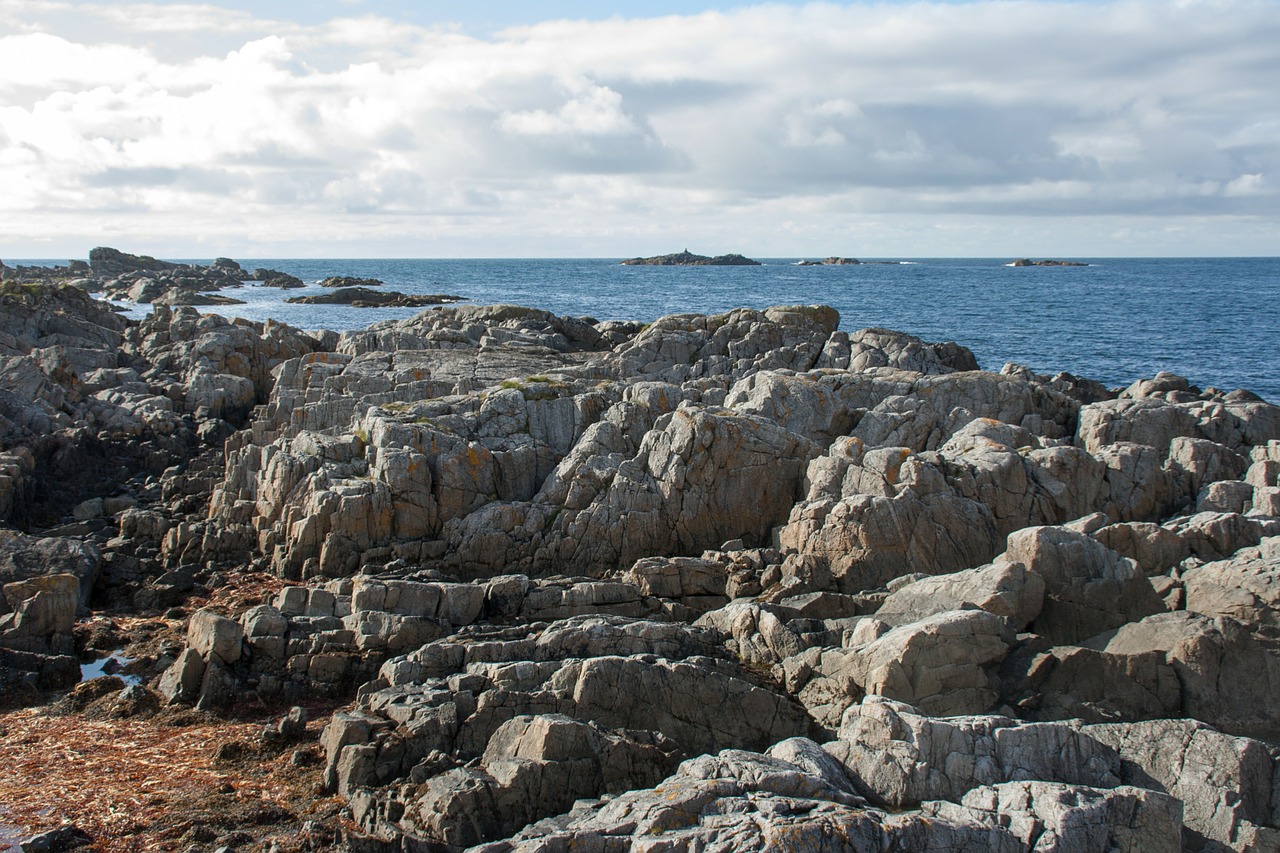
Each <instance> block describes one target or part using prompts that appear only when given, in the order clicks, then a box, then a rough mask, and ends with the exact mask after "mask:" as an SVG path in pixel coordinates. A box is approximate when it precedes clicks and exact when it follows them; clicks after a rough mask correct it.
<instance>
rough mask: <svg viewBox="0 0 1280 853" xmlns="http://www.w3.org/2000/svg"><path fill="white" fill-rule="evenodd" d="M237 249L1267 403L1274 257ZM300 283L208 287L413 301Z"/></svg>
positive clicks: (356, 272)
mask: <svg viewBox="0 0 1280 853" xmlns="http://www.w3.org/2000/svg"><path fill="white" fill-rule="evenodd" d="M237 260H239V261H240V263H241V264H242V266H244V267H245V269H253V268H254V267H258V266H264V267H270V268H272V269H278V270H282V271H284V272H288V273H292V274H293V275H296V276H298V277H299V278H301V279H303V280H304V281H307V282H316V281H318V280H320V279H321V278H324V277H326V276H330V275H352V276H361V277H373V278H379V279H382V280H383V281H384V282H386V287H387V289H394V290H401V291H404V292H407V293H420V294H421V293H451V294H456V295H458V296H463V297H466V298H467V299H468V300H469V301H471V302H473V303H476V304H489V303H499V302H501V303H510V304H517V305H530V306H534V307H538V308H546V309H548V310H550V311H553V312H555V313H557V314H568V315H575V316H591V317H594V318H596V319H599V320H608V319H618V320H621V319H626V320H639V321H645V322H647V321H651V320H654V319H656V318H657V317H660V316H662V315H664V314H671V313H679V312H698V313H714V312H720V311H726V310H729V309H731V308H735V307H739V306H747V307H752V308H764V307H767V306H770V305H784V304H797V303H825V304H828V305H831V306H834V307H835V308H836V309H837V310H839V312H840V316H841V327H842V328H844V329H846V330H849V331H854V330H857V329H860V328H865V327H868V326H882V327H887V328H891V329H897V330H901V331H905V332H910V333H912V334H915V335H919V336H920V337H922V338H925V339H926V340H931V341H939V340H954V341H957V342H959V343H961V344H963V345H965V346H967V347H969V348H970V349H972V350H973V352H974V354H975V355H976V356H977V358H978V363H979V364H980V365H981V366H982V367H983V368H985V369H989V370H999V369H1000V367H1001V365H1003V364H1004V363H1006V362H1009V361H1014V362H1019V363H1021V364H1025V365H1027V366H1029V367H1030V368H1032V369H1033V370H1035V371H1037V372H1039V373H1056V372H1058V371H1063V370H1065V371H1068V372H1071V373H1074V374H1076V375H1078V376H1087V377H1089V378H1092V379H1097V380H1100V381H1102V382H1105V383H1107V384H1108V385H1112V386H1117V385H1127V384H1129V383H1130V382H1132V381H1133V380H1134V379H1137V378H1141V377H1147V376H1152V375H1154V374H1155V373H1156V372H1157V371H1160V370H1170V371H1173V372H1175V373H1179V374H1182V375H1184V376H1186V377H1187V378H1188V379H1190V380H1191V381H1192V382H1193V383H1195V384H1198V385H1200V386H1202V387H1203V386H1209V385H1212V386H1214V387H1217V388H1222V389H1226V390H1230V389H1234V388H1247V389H1249V390H1251V391H1253V392H1255V393H1257V394H1260V395H1262V396H1263V397H1265V398H1267V399H1269V400H1272V401H1275V402H1280V258H1177V259H1170V258H1159V259H1134V258H1123V259H1108V258H1097V259H1088V258H1084V259H1073V260H1084V261H1088V263H1089V266H1085V267H1009V266H1006V264H1007V263H1008V259H1007V258H1002V259H974V258H964V259H943V258H929V259H920V260H917V261H909V262H898V263H892V264H869V263H864V264H862V265H858V266H804V267H801V266H796V265H795V261H796V259H795V258H778V259H769V260H767V261H766V263H765V265H764V266H758V267H643V266H636V267H631V266H621V265H620V264H619V263H618V260H617V259H568V260H566V259H525V260H521V259H501V260H402V259H394V260H355V259H352V260H341V259H333V260H281V259H271V260H265V259H264V260H253V259H249V260H246V259H241V258H237ZM200 262H202V263H208V262H209V261H208V259H204V260H202V261H200ZM23 263H26V262H23ZM313 290H314V292H321V289H320V288H319V287H314V286H313V287H309V288H308V289H307V290H291V291H280V290H277V289H274V288H265V287H259V286H252V285H249V286H245V287H243V288H240V289H234V290H228V291H224V294H225V295H227V296H233V297H235V298H238V299H242V300H245V302H246V303H247V304H245V305H237V306H230V307H227V308H220V309H216V310H219V311H221V312H222V313H225V314H227V315H231V316H242V317H246V318H248V319H254V320H263V319H266V318H268V317H271V318H274V319H277V320H280V321H283V322H286V323H290V324H292V325H296V326H300V327H303V328H329V329H338V330H345V329H353V328H360V327H363V326H366V325H368V324H370V323H373V322H375V321H378V320H384V319H389V318H401V317H408V316H412V315H413V314H415V313H417V311H416V309H370V308H364V309H360V308H349V307H341V306H308V305H287V304H285V303H284V301H283V300H284V298H285V297H289V296H297V295H302V294H305V293H307V292H310V291H313ZM142 310H143V311H145V309H142ZM134 315H135V316H138V309H134Z"/></svg>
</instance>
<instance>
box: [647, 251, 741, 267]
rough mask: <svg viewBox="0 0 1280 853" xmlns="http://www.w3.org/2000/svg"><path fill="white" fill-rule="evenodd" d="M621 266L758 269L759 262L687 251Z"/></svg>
mask: <svg viewBox="0 0 1280 853" xmlns="http://www.w3.org/2000/svg"><path fill="white" fill-rule="evenodd" d="M622 265H623V266H626V267H635V266H645V267H758V266H760V262H759V261H753V260H751V259H750V258H745V257H743V256H742V255H733V254H730V255H716V256H715V257H708V256H707V255H695V254H694V253H693V252H690V251H689V250H688V249H685V250H684V251H683V252H674V253H672V254H670V255H656V256H654V257H652V258H630V259H628V260H625V261H623V262H622Z"/></svg>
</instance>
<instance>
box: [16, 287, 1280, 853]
mask: <svg viewBox="0 0 1280 853" xmlns="http://www.w3.org/2000/svg"><path fill="white" fill-rule="evenodd" d="M0 303H2V304H0V307H3V309H4V310H3V311H0V518H3V519H5V520H7V521H8V523H9V524H10V525H11V526H12V528H11V529H10V530H8V531H7V532H5V533H3V534H2V535H0V582H3V583H4V584H5V586H4V599H3V603H2V604H0V679H3V682H4V687H3V689H4V691H5V696H6V698H7V699H8V700H9V701H10V702H12V703H18V702H19V701H21V703H25V704H37V705H38V704H39V703H45V702H50V701H57V702H60V703H62V704H61V705H59V706H57V707H59V708H61V709H62V711H61V713H67V712H68V711H67V708H68V707H70V709H71V710H70V713H72V714H73V716H74V715H75V714H82V715H87V714H100V715H102V717H104V718H112V716H111V715H115V717H114V719H121V720H123V721H124V722H125V723H127V724H128V725H130V726H131V727H139V726H151V727H153V728H154V729H155V731H165V732H167V731H170V729H171V728H172V727H173V726H176V725H179V724H180V723H181V722H182V721H184V720H185V721H186V722H185V724H186V725H192V724H193V721H197V722H201V724H208V725H211V726H212V725H215V724H220V722H219V721H226V720H234V719H243V718H244V717H245V715H252V714H253V713H254V712H255V711H256V712H257V713H258V714H259V715H260V716H263V715H265V716H266V718H267V720H268V721H269V722H270V725H268V726H267V727H266V728H265V729H264V728H263V727H262V724H261V723H258V724H257V730H256V731H258V732H260V733H258V734H254V735H252V736H247V735H243V734H241V735H238V736H237V738H238V739H228V740H227V741H226V742H224V743H219V744H217V745H216V750H217V755H218V756H220V758H219V759H218V760H219V761H222V762H224V763H223V764H222V765H220V766H222V767H223V768H224V769H225V768H235V770H236V772H237V773H239V774H242V777H243V778H237V779H236V780H235V781H234V783H230V782H219V783H217V784H230V785H231V786H232V787H233V789H234V788H238V789H241V790H243V791H244V792H251V791H255V790H259V788H255V787H254V785H258V784H261V785H262V786H263V787H262V790H265V789H266V788H267V787H269V785H268V784H267V783H258V782H255V783H253V785H251V784H249V783H248V782H247V781H245V780H247V779H249V778H251V777H252V778H253V779H258V778H260V777H259V776H253V775H252V774H253V773H256V772H259V770H260V768H262V767H271V768H274V767H277V765H278V766H279V767H281V768H289V769H287V770H286V769H280V770H270V773H272V774H275V775H272V776H270V778H271V779H281V780H285V781H282V782H280V783H279V784H285V783H286V782H287V781H288V780H291V779H295V778H306V779H309V780H310V783H309V784H311V785H312V786H313V787H314V786H315V785H319V786H321V787H322V789H323V790H324V791H325V792H327V793H326V795H325V796H328V797H332V798H336V799H333V800H332V803H333V804H334V805H332V807H331V808H330V807H326V808H330V811H327V812H323V809H322V808H321V805H320V802H321V801H320V800H319V799H316V800H315V801H314V802H313V801H310V800H308V801H307V802H308V803H310V805H308V806H307V808H314V809H316V810H317V811H316V813H317V814H321V813H322V812H323V814H322V817H321V818H319V819H310V818H308V817H307V815H306V813H305V811H306V810H305V809H304V808H303V807H302V806H301V805H298V804H295V805H293V806H291V807H288V808H283V809H281V808H279V807H277V811H275V812H270V814H273V815H274V817H273V818H270V819H261V820H257V821H256V822H255V819H251V818H250V817H248V816H246V815H248V814H249V813H248V812H244V811H240V812H233V813H234V814H235V815H239V816H240V817H237V818H236V819H235V823H234V825H229V824H228V823H227V822H226V820H224V819H221V818H216V817H213V816H205V817H199V818H197V817H192V816H191V814H188V813H185V812H180V811H179V812H175V814H178V815H179V817H175V818H173V821H174V825H177V823H178V821H179V820H180V819H181V820H185V821H186V823H185V824H182V826H183V827H184V828H183V829H182V831H183V832H195V829H193V827H194V828H200V827H203V831H204V835H201V836H200V837H201V838H204V839H205V841H204V842H200V843H210V844H217V843H222V844H231V843H235V844H237V846H239V847H240V848H241V849H262V850H266V849H268V848H269V847H270V846H271V844H272V843H273V842H275V843H277V844H278V845H281V846H284V845H287V844H291V843H295V842H298V843H301V842H300V841H299V839H303V837H304V836H308V834H309V837H310V838H311V839H312V840H313V841H314V844H313V845H312V849H370V850H393V849H438V850H458V851H461V850H464V849H473V850H476V851H482V852H483V853H499V851H501V852H502V853H508V852H509V851H530V853H532V851H543V850H555V849H568V848H570V847H575V846H577V847H581V848H582V849H590V850H602V851H604V850H624V849H638V847H639V846H640V845H641V844H648V845H651V846H653V845H666V847H663V849H744V850H750V849H776V848H778V846H779V845H782V844H786V845H787V846H788V848H789V849H806V845H807V846H810V847H813V848H814V849H818V847H819V845H820V844H823V843H828V842H829V841H830V839H832V838H835V837H839V838H843V839H846V840H847V841H846V842H841V845H843V846H841V845H837V846H836V847H833V848H830V849H850V850H852V849H876V850H885V849H901V850H924V849H984V850H1008V851H1031V850H1047V849H1053V850H1064V851H1066V850H1070V851H1093V850H1097V851H1100V853H1101V851H1108V850H1112V849H1121V850H1134V851H1137V850H1178V849H1187V850H1197V851H1199V850H1204V851H1211V850H1213V851H1217V850H1224V849H1225V850H1240V851H1243V850H1252V849H1269V848H1268V845H1272V846H1274V845H1275V844H1276V843H1277V839H1280V773H1278V772H1277V768H1278V767H1280V765H1278V763H1277V752H1276V749H1275V746H1274V743H1275V741H1276V740H1277V738H1280V707H1277V705H1276V703H1275V701H1274V697H1275V696H1276V695H1280V649H1277V647H1276V644H1275V631H1276V630H1277V628H1278V627H1280V408H1278V407H1276V406H1273V405H1271V404H1269V403H1266V402H1264V401H1262V400H1260V399H1259V398H1257V397H1256V396H1254V395H1252V394H1249V393H1247V392H1232V393H1230V394H1223V393H1220V392H1216V391H1208V392H1202V391H1201V390H1199V389H1197V388H1194V387H1192V386H1190V385H1189V384H1188V383H1187V382H1186V381H1185V380H1183V379H1181V378H1180V377H1177V376H1173V375H1171V374H1160V375H1158V376H1156V377H1153V378H1147V379H1139V380H1137V381H1135V382H1134V383H1133V384H1132V385H1130V386H1129V387H1127V388H1124V389H1108V388H1106V387H1104V386H1102V385H1101V384H1099V383H1097V382H1092V381H1090V380H1087V379H1083V378H1079V377H1075V376H1072V375H1070V374H1067V373H1059V374H1057V375H1054V376H1044V375H1039V374H1036V373H1034V372H1032V371H1031V370H1028V369H1027V368H1025V367H1021V366H1018V365H1006V366H1005V367H1004V368H1003V369H1002V370H1000V371H999V372H992V371H986V370H981V369H979V365H978V364H977V362H976V360H975V359H974V357H973V355H972V353H971V352H970V351H969V350H968V349H966V348H965V347H964V346H962V345H960V344H957V343H953V342H942V343H931V342H927V341H924V340H921V339H919V338H916V337H913V336H911V335H909V334H905V333H901V332H894V331H890V330H885V329H863V330H860V331H857V332H852V333H848V332H844V331H841V330H840V329H839V320H840V318H839V316H838V315H837V314H836V312H835V311H834V310H833V309H831V308H827V307H824V306H779V307H774V308H769V309H767V310H763V311H756V310H748V309H739V310H735V311H731V312H728V313H725V314H720V315H714V316H703V315H688V314H686V315H673V316H669V317H664V318H661V319H659V320H657V321H655V322H653V323H650V324H647V325H641V324H639V323H620V322H596V321H594V320H591V319H590V318H573V317H560V316H556V315H553V314H550V313H548V312H546V311H541V310H537V309H532V308H520V307H514V306H460V307H458V306H455V307H447V308H441V309H435V310H431V311H426V312H423V313H422V314H419V315H417V316H416V317H413V318H411V319H408V320H400V321H389V322H384V323H378V324H375V325H372V326H370V327H368V328H366V329H363V330H359V331H354V332H348V333H344V334H342V335H338V334H336V333H331V332H328V333H304V332H300V331H297V330H294V329H291V328H289V327H287V326H283V325H281V324H277V323H271V322H268V323H265V324H257V323H246V322H243V321H228V320H225V319H222V318H219V317H216V316H212V315H200V314H198V313H197V312H196V311H195V309H194V308H190V307H173V308H169V307H164V306H161V307H158V308H157V309H156V310H155V311H154V313H152V314H151V315H150V316H149V317H148V318H147V319H145V320H143V321H141V322H134V321H128V320H124V319H121V318H120V317H119V316H118V315H116V314H115V313H113V312H112V311H111V310H110V309H109V307H108V306H106V305H104V304H103V303H101V302H97V301H95V300H93V299H91V298H90V297H88V296H86V295H85V294H84V293H83V292H81V291H79V290H76V289H74V288H66V287H56V286H53V285H45V284H39V285H31V286H16V285H14V286H8V287H6V289H5V291H4V293H3V294H2V295H0ZM130 620H133V621H130ZM107 622H111V623H112V625H113V626H114V627H112V628H108V627H107V626H106V623H107ZM142 624H148V625H152V626H154V627H153V628H152V629H150V630H151V633H146V632H143V631H142V630H141V627H140V626H141V625H142ZM122 626H134V627H130V629H129V630H133V631H135V632H136V636H129V635H128V631H126V630H125V628H124V627H122ZM143 634H145V636H143ZM117 647H121V648H124V649H127V650H131V651H130V653H129V655H128V656H131V657H134V658H136V660H134V661H133V663H132V664H131V665H130V667H129V668H128V669H127V670H126V672H127V673H129V672H131V673H134V674H136V675H137V676H138V677H139V678H141V679H142V680H143V681H144V682H145V683H144V684H143V685H138V686H132V687H125V686H124V685H123V684H120V683H118V682H117V683H110V684H108V686H107V687H105V688H104V687H101V686H99V687H91V685H94V684H99V685H101V684H103V683H104V682H85V683H83V684H81V685H79V686H76V687H74V689H72V688H73V685H75V682H76V681H77V680H78V679H79V661H80V658H82V657H93V656H94V654H93V653H94V651H95V650H98V651H110V650H111V649H114V648H117ZM106 681H109V680H106ZM69 689H70V690H71V692H70V694H67V695H66V696H63V694H66V692H67V691H68V690H69ZM90 693H92V695H89V694H90ZM59 696H63V698H58V697H59ZM77 697H79V698H77ZM67 703H70V704H69V705H68V704H67ZM290 706H298V708H297V709H296V710H294V711H290V712H289V713H288V714H286V713H285V712H286V711H288V709H289V708H290ZM304 707H305V708H310V709H311V710H310V711H306V712H304V710H303V708H304ZM22 713H24V714H29V713H30V712H22ZM183 714H186V715H190V716H186V717H184V716H182V715H183ZM2 724H3V725H18V724H21V725H25V726H32V727H35V726H37V723H36V722H35V718H34V717H21V718H17V717H15V718H14V719H13V720H12V721H10V722H7V723H2ZM166 727H168V728H166ZM246 738H247V739H246ZM201 746H202V748H205V749H207V748H208V747H209V745H208V744H202V745H201ZM174 749H178V747H174ZM291 755H292V756H293V758H292V759H291V758H290V756H291ZM308 756H310V757H308ZM192 760H195V759H194V758H193V759H192ZM310 763H314V765H315V766H309V764H310ZM14 766H18V765H14ZM68 772H71V771H70V769H68ZM291 774H292V775H291ZM0 784H4V783H0ZM9 784H13V783H12V782H10V783H9ZM28 784H30V785H39V784H40V782H39V780H36V779H34V778H33V779H32V780H31V781H30V782H29V783H28ZM156 784H160V783H156ZM211 784H212V783H211ZM290 784H293V783H290ZM301 789H302V787H301V786H300V787H299V788H298V790H301ZM148 790H155V788H149V789H148ZM0 793H5V791H4V789H3V788H0ZM224 793H225V792H224ZM211 796H212V794H211ZM237 796H239V797H240V799H241V800H242V801H243V802H242V806H243V804H244V803H246V802H250V801H251V798H252V797H253V796H260V797H266V794H251V793H244V794H242V795H237ZM299 796H302V795H301V794H299ZM246 798H250V799H246ZM252 802H254V803H257V802H259V801H258V800H252ZM261 802H262V803H264V804H265V803H266V802H267V801H266V800H265V799H263V800H262V801H261ZM50 805H51V806H56V803H52V802H51V803H50ZM173 808H178V806H173ZM263 808H264V809H265V808H266V806H265V805H263ZM265 813H267V812H263V814H265ZM64 816H65V817H66V818H67V819H68V820H74V821H75V823H76V825H77V826H78V827H79V829H80V830H81V831H83V832H85V833H87V834H88V835H90V836H92V837H95V838H100V837H102V834H103V833H104V832H107V831H109V828H105V827H107V824H106V823H100V824H94V823H93V821H94V820H99V821H105V820H106V818H105V817H98V818H94V817H91V815H90V813H89V812H88V811H85V812H83V813H81V812H77V813H75V814H74V815H70V814H65V815H64ZM5 819H7V820H13V817H12V816H11V817H9V818H0V820H5ZM41 819H43V818H41ZM157 820H160V819H159V818H157ZM219 820H223V822H222V823H219ZM32 821H33V822H32V823H31V825H30V829H31V830H32V832H34V831H35V830H38V829H43V828H45V827H44V826H43V825H38V823H37V822H36V818H32ZM202 821H203V822H202ZM157 831H159V830H157ZM236 833H240V835H238V836H237V835H235V834H236ZM197 834H198V833H197ZM232 836H235V838H237V839H238V841H232V842H228V841H227V840H226V839H227V838H231V837H232ZM194 837H195V836H193V838H194ZM782 839H785V841H784V840H782ZM1046 839H1048V841H1046ZM1050 842H1051V843H1050ZM770 845H773V846H772V847H770ZM1055 845H1056V846H1055ZM655 849H656V847H655ZM823 849H827V848H823Z"/></svg>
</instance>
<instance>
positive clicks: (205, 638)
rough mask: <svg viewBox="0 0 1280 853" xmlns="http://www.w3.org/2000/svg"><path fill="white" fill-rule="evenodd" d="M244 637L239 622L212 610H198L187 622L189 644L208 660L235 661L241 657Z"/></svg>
mask: <svg viewBox="0 0 1280 853" xmlns="http://www.w3.org/2000/svg"><path fill="white" fill-rule="evenodd" d="M243 637H244V635H243V632H242V631H241V629H240V624H239V623H238V622H235V621H234V620H232V619H228V618H227V617H225V616H221V615H219V614H217V613H215V612H213V611H212V610H197V611H196V612H195V613H193V614H192V615H191V621H190V622H188V623H187V646H188V647H189V648H191V649H193V650H194V651H195V652H196V654H198V655H200V656H201V657H203V658H204V659H205V660H206V661H211V660H212V659H213V658H217V659H218V660H220V661H222V662H223V663H235V662H236V661H238V660H239V659H240V644H241V640H242V639H243Z"/></svg>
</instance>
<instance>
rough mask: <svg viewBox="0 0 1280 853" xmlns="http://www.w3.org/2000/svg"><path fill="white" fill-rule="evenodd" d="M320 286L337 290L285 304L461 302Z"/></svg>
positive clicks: (438, 295)
mask: <svg viewBox="0 0 1280 853" xmlns="http://www.w3.org/2000/svg"><path fill="white" fill-rule="evenodd" d="M378 283H379V284H381V283H382V282H378ZM321 286H323V287H336V288H337V289H336V290H334V291H333V292H332V293H322V294H318V295H315V296H294V297H291V298H289V299H286V300H285V302H288V303H291V304H296V305H350V306H352V307H353V308H422V307H424V306H427V305H448V304H450V303H453V302H461V301H462V300H463V297H461V296H449V295H447V294H444V293H436V294H430V295H426V296H417V295H410V294H408V293H401V292H400V291H398V290H370V289H369V288H368V287H364V286H353V287H344V286H338V285H334V284H323V283H322V284H321Z"/></svg>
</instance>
